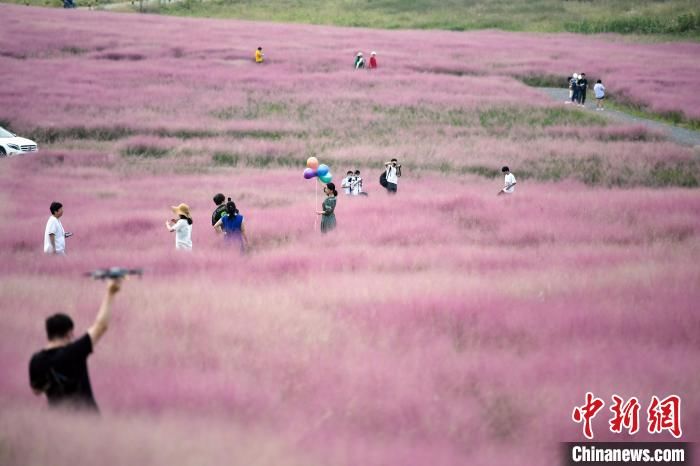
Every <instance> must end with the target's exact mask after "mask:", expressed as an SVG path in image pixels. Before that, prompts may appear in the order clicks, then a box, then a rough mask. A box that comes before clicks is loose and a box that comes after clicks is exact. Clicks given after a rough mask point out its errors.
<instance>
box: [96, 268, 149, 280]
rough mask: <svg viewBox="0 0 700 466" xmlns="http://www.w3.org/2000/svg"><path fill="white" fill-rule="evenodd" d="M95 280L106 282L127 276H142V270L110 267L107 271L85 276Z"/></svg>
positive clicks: (98, 271) (103, 270)
mask: <svg viewBox="0 0 700 466" xmlns="http://www.w3.org/2000/svg"><path fill="white" fill-rule="evenodd" d="M85 275H86V276H88V277H92V278H94V279H95V280H108V279H116V278H124V277H126V276H127V275H138V276H139V277H141V276H143V269H125V268H123V267H110V268H108V269H97V270H93V271H92V272H88V273H86V274H85Z"/></svg>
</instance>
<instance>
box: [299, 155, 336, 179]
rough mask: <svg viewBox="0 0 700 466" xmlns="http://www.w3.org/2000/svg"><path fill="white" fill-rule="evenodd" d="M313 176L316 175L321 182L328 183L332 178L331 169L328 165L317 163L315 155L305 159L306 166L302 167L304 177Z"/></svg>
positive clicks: (309, 177)
mask: <svg viewBox="0 0 700 466" xmlns="http://www.w3.org/2000/svg"><path fill="white" fill-rule="evenodd" d="M314 176H317V177H318V179H319V181H321V182H322V183H330V182H331V180H332V179H333V175H331V169H330V168H329V167H328V165H325V164H319V163H318V159H317V158H316V157H309V158H308V159H307V160H306V168H305V169H304V178H305V179H307V180H310V179H311V178H313V177H314Z"/></svg>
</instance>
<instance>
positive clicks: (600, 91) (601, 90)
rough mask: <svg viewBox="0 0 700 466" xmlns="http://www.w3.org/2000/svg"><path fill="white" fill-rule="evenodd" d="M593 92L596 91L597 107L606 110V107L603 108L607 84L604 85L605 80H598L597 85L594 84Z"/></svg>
mask: <svg viewBox="0 0 700 466" xmlns="http://www.w3.org/2000/svg"><path fill="white" fill-rule="evenodd" d="M593 92H594V93H595V109H596V110H605V108H603V101H604V100H605V86H603V82H602V81H601V80H600V79H599V80H598V81H596V83H595V86H593Z"/></svg>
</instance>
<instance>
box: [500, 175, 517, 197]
mask: <svg viewBox="0 0 700 466" xmlns="http://www.w3.org/2000/svg"><path fill="white" fill-rule="evenodd" d="M513 184H515V175H513V174H512V173H508V174H507V175H506V177H505V180H504V189H503V192H505V193H508V194H511V193H513V192H515V186H511V185H513ZM505 186H510V187H509V188H505Z"/></svg>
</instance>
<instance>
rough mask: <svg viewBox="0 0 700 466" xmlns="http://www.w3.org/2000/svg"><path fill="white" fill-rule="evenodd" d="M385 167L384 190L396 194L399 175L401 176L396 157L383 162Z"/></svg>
mask: <svg viewBox="0 0 700 466" xmlns="http://www.w3.org/2000/svg"><path fill="white" fill-rule="evenodd" d="M384 167H385V169H386V190H387V191H388V192H389V194H396V191H398V189H399V177H400V176H401V165H399V161H398V160H396V159H391V161H390V162H387V163H385V164H384Z"/></svg>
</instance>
